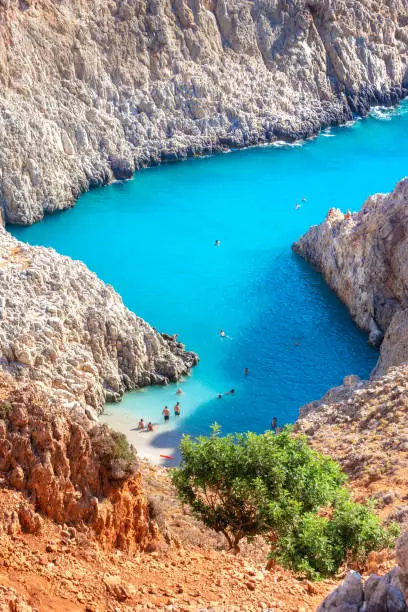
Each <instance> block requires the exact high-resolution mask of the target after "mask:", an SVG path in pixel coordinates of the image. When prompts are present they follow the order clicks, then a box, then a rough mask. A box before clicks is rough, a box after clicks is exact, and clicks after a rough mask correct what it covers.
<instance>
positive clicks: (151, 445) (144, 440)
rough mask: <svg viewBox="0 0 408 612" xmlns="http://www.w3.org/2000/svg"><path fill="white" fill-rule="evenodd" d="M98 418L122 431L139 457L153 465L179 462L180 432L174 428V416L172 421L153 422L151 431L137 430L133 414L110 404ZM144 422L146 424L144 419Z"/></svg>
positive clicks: (167, 464)
mask: <svg viewBox="0 0 408 612" xmlns="http://www.w3.org/2000/svg"><path fill="white" fill-rule="evenodd" d="M100 420H101V421H102V422H103V423H106V424H107V425H109V426H110V427H112V428H113V429H115V430H116V431H120V432H122V433H124V434H125V435H126V436H127V439H128V440H129V442H130V443H131V444H133V446H134V447H135V448H136V450H137V454H138V456H139V457H140V459H147V460H148V461H150V463H153V464H154V465H162V466H167V467H172V466H175V465H178V464H179V463H180V451H179V444H180V440H181V437H182V433H181V432H180V431H178V430H177V429H176V428H175V427H176V425H177V423H176V421H175V419H174V417H173V422H172V421H170V423H166V424H164V423H160V424H155V425H154V427H155V430H154V431H153V432H148V431H146V429H145V430H143V431H140V430H138V429H137V424H138V421H137V420H136V419H135V416H134V415H132V414H129V413H126V412H123V411H122V410H121V409H120V408H119V409H117V410H115V407H113V408H112V406H109V409H108V410H107V414H103V415H101V417H100ZM145 424H146V425H147V422H146V421H145ZM161 455H167V456H170V457H173V459H166V458H165V457H161Z"/></svg>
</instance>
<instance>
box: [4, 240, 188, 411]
mask: <svg viewBox="0 0 408 612" xmlns="http://www.w3.org/2000/svg"><path fill="white" fill-rule="evenodd" d="M0 295H1V298H0V363H1V366H2V369H3V370H6V371H8V372H10V373H11V374H12V375H13V376H15V377H16V378H18V379H23V380H35V381H39V382H41V383H42V384H43V385H45V386H46V387H47V389H48V391H49V394H50V397H51V396H52V397H54V398H56V400H58V402H59V403H62V404H64V405H65V406H66V407H68V408H69V409H70V410H71V411H75V410H77V411H79V412H81V413H83V411H84V410H85V411H86V414H87V416H88V418H95V417H96V414H97V413H98V412H100V411H101V409H102V407H103V404H104V402H105V401H112V400H114V401H115V400H119V399H120V397H121V396H122V395H123V393H124V392H125V391H128V390H131V389H135V388H138V387H141V386H146V385H150V384H166V383H167V382H169V381H175V380H177V379H178V378H180V376H182V375H183V374H186V373H187V372H188V371H189V369H190V368H191V367H192V366H193V365H194V364H196V363H197V356H196V355H195V354H194V353H187V352H185V350H184V347H183V345H182V344H180V343H179V342H177V341H176V340H174V339H173V338H172V337H170V336H166V335H161V334H159V333H157V332H156V331H155V330H154V329H153V328H152V327H150V326H149V325H148V324H147V323H145V322H144V321H143V320H142V319H140V318H138V317H136V316H135V315H134V314H133V313H131V312H130V311H129V310H127V308H125V306H124V305H123V302H122V300H121V298H120V296H119V295H118V294H117V293H116V292H115V291H114V290H113V288H112V287H110V286H109V285H105V284H104V283H103V282H102V281H100V280H99V279H98V278H97V277H96V276H95V274H93V273H91V272H90V271H89V270H88V269H87V267H86V266H85V265H84V264H82V263H80V262H74V261H72V260H71V259H69V258H68V257H62V256H61V255H58V254H57V253H56V252H55V251H53V250H52V249H45V248H42V247H31V246H29V245H26V244H23V243H20V242H18V241H17V240H15V239H14V238H13V237H12V236H11V235H10V234H8V233H7V232H6V231H5V230H4V229H0Z"/></svg>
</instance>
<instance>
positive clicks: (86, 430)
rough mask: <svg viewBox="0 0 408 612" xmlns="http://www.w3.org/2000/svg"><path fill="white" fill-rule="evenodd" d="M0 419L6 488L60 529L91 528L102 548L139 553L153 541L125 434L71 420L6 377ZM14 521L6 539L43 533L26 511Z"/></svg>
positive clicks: (0, 468) (32, 389)
mask: <svg viewBox="0 0 408 612" xmlns="http://www.w3.org/2000/svg"><path fill="white" fill-rule="evenodd" d="M0 417H1V419H0V472H1V473H2V475H3V478H4V479H5V480H4V481H3V486H4V484H6V485H9V486H10V487H12V488H14V489H16V490H17V491H21V492H22V493H23V494H24V495H25V496H26V497H27V499H28V500H29V501H30V503H31V504H32V506H33V507H34V508H35V510H37V511H39V512H41V513H42V514H43V515H45V516H48V517H50V518H52V519H53V520H54V521H56V522H58V523H60V524H63V523H67V524H70V525H79V526H81V525H82V526H83V525H87V526H89V527H91V528H92V529H93V530H94V532H95V533H96V535H97V537H98V539H99V540H100V542H101V543H102V545H103V547H104V548H105V549H112V548H116V547H117V548H121V549H126V550H129V551H132V550H140V549H144V548H146V547H147V546H148V545H149V544H150V542H151V541H152V540H153V539H154V538H155V536H156V535H157V533H156V528H155V525H154V523H153V522H152V521H151V520H150V516H149V507H148V503H147V499H146V497H145V495H144V491H143V488H142V483H141V474H140V472H139V471H138V465H137V460H136V454H135V452H134V451H133V450H132V448H131V447H130V446H129V444H128V443H127V441H126V438H125V437H124V436H123V435H121V434H117V433H116V432H114V431H112V430H110V429H109V428H108V427H107V426H106V425H95V424H94V423H92V422H91V421H89V420H88V419H87V418H85V417H84V418H83V419H82V420H81V421H80V422H78V420H75V421H74V420H73V419H72V416H71V414H70V412H69V411H67V410H66V409H64V408H63V407H62V406H56V405H55V403H51V402H50V400H49V399H48V397H47V394H45V393H44V391H43V390H42V389H41V388H40V387H39V386H38V385H34V384H32V383H30V384H26V385H24V384H23V385H21V384H16V383H15V382H14V381H13V380H12V379H11V377H6V376H4V375H1V376H0ZM14 514H15V516H13V515H12V516H10V517H8V520H7V521H6V520H4V517H3V520H2V525H4V524H7V525H9V527H8V528H7V533H11V534H12V533H13V532H14V528H15V529H17V530H19V529H20V527H21V528H22V529H23V531H26V532H31V533H36V532H38V531H40V529H41V519H40V517H38V515H35V514H34V515H33V514H32V512H30V508H29V507H23V508H21V509H20V510H19V512H18V513H14ZM72 533H73V532H71V531H70V530H69V529H68V531H67V534H66V537H67V538H68V539H69V538H70V537H71V536H72Z"/></svg>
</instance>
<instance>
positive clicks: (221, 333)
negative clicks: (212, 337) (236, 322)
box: [220, 329, 226, 338]
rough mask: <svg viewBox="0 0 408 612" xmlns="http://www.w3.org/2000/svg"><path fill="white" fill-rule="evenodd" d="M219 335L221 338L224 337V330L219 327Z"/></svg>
mask: <svg viewBox="0 0 408 612" xmlns="http://www.w3.org/2000/svg"><path fill="white" fill-rule="evenodd" d="M220 336H221V338H225V337H226V334H225V331H224V330H223V329H220Z"/></svg>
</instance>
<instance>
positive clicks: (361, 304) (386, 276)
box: [293, 179, 408, 376]
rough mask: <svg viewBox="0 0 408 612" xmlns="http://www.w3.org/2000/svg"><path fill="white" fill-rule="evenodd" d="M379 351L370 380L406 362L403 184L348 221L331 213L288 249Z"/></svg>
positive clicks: (407, 223) (407, 234)
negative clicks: (314, 271)
mask: <svg viewBox="0 0 408 612" xmlns="http://www.w3.org/2000/svg"><path fill="white" fill-rule="evenodd" d="M293 249H294V251H295V252H296V253H298V254H299V255H301V256H302V257H304V258H305V259H306V260H307V261H309V262H310V263H311V264H312V265H313V266H314V267H315V268H316V269H317V270H318V271H319V272H320V273H321V274H322V275H323V277H324V278H325V280H326V282H327V283H328V284H329V286H330V287H331V288H332V289H333V291H335V293H336V294H337V295H338V296H339V298H340V299H341V300H342V301H343V302H344V303H345V304H346V305H347V307H348V309H349V310H350V314H351V316H352V317H353V319H354V320H355V321H356V323H357V324H358V325H359V326H360V327H361V328H362V329H364V330H365V331H367V332H368V333H369V334H370V340H371V341H372V342H373V343H375V344H379V343H381V341H382V338H383V335H384V334H385V337H384V340H383V342H382V346H381V354H380V359H379V362H378V364H377V367H376V369H375V371H374V375H377V376H380V375H382V374H384V373H385V372H386V371H387V369H388V368H389V367H391V366H396V365H399V364H402V363H405V362H407V361H408V325H407V323H408V311H407V308H408V268H407V265H406V262H407V260H408V179H404V180H402V181H401V182H400V183H398V185H397V186H396V188H395V189H394V191H393V192H392V193H390V194H387V195H384V194H376V195H374V196H372V197H370V198H368V200H367V201H366V203H365V204H364V206H363V207H362V209H361V210H360V212H358V213H354V214H352V215H351V216H349V215H347V214H346V215H345V214H343V213H342V212H341V211H340V210H335V209H331V210H330V211H329V213H328V215H327V217H326V219H325V221H324V222H323V223H322V224H320V225H317V226H313V227H312V228H311V229H310V230H309V231H308V232H307V233H306V234H305V235H304V236H302V238H300V240H299V241H298V242H297V243H295V244H294V245H293Z"/></svg>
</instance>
